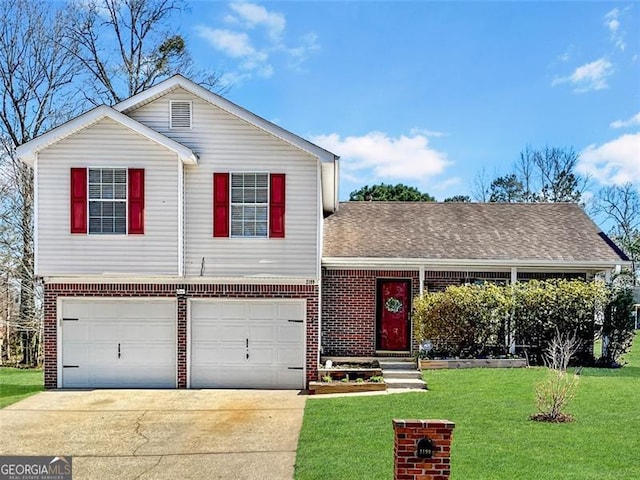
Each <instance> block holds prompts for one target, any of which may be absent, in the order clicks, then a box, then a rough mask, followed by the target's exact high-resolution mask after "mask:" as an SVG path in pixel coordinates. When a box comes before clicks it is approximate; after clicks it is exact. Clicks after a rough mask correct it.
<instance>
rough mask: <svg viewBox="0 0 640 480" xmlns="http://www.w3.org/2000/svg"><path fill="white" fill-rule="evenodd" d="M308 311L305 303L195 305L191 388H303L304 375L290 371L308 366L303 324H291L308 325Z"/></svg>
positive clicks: (201, 302) (212, 302)
mask: <svg viewBox="0 0 640 480" xmlns="http://www.w3.org/2000/svg"><path fill="white" fill-rule="evenodd" d="M305 310H306V308H305V302H304V301H289V300H284V301H282V300H244V301H241V300H195V301H192V303H191V307H190V314H191V345H190V352H191V358H190V383H191V386H192V387H193V388H204V387H209V388H303V387H304V371H303V370H299V369H295V370H291V369H289V367H301V366H302V365H304V333H303V332H304V324H303V323H293V322H289V321H288V320H299V321H304V319H305ZM227 314H229V316H226V315H227ZM246 339H248V347H247V344H246V343H245V342H246ZM247 353H249V358H247Z"/></svg>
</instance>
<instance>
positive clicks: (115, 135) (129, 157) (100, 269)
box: [36, 117, 178, 276]
mask: <svg viewBox="0 0 640 480" xmlns="http://www.w3.org/2000/svg"><path fill="white" fill-rule="evenodd" d="M165 121H166V117H165ZM72 167H85V168H89V169H90V168H144V169H145V233H144V235H131V236H129V235H77V234H76V235H71V234H70V233H69V222H70V218H69V215H70V213H69V212H70V207H69V202H70V199H69V192H70V184H69V182H70V170H71V168H72ZM37 185H38V218H37V219H36V221H37V222H38V272H37V274H39V275H49V276H52V275H77V274H87V275H92V274H93V275H95V274H103V273H104V274H109V273H119V274H120V273H128V274H154V275H175V274H177V271H178V158H177V155H176V154H175V153H173V152H171V151H169V150H167V149H166V148H164V147H162V146H160V145H158V144H157V143H155V142H152V141H151V140H148V139H146V138H144V137H142V136H140V135H138V134H136V133H135V132H133V131H132V130H130V129H128V128H126V127H124V126H122V125H120V124H119V123H117V122H115V121H113V120H111V119H103V120H101V121H99V122H97V123H96V124H94V125H92V126H89V127H87V128H85V129H83V130H81V131H79V132H78V133H76V134H74V135H71V136H69V137H67V138H66V139H64V140H61V141H60V142H58V143H56V144H54V145H52V146H51V147H49V148H46V149H44V150H43V151H42V152H40V154H39V156H38V182H37Z"/></svg>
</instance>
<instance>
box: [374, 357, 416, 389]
mask: <svg viewBox="0 0 640 480" xmlns="http://www.w3.org/2000/svg"><path fill="white" fill-rule="evenodd" d="M376 360H377V361H378V363H380V368H382V376H383V377H384V381H385V383H386V384H387V388H388V389H392V390H395V389H406V390H426V389H427V384H426V383H425V382H424V380H422V372H421V371H420V370H418V367H417V366H416V361H415V360H414V359H413V358H396V357H377V358H376Z"/></svg>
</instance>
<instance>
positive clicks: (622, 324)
mask: <svg viewBox="0 0 640 480" xmlns="http://www.w3.org/2000/svg"><path fill="white" fill-rule="evenodd" d="M632 311H633V293H632V291H631V289H630V288H614V289H613V290H612V291H611V296H610V298H609V302H608V303H607V306H606V307H605V309H604V318H603V321H602V330H601V335H602V355H601V357H600V358H599V359H598V364H599V365H601V366H604V367H617V366H620V364H619V363H618V359H619V358H620V356H621V355H622V354H623V353H625V352H626V351H627V350H628V349H629V347H631V342H632V340H633V336H634V322H633V317H632V316H631V315H632Z"/></svg>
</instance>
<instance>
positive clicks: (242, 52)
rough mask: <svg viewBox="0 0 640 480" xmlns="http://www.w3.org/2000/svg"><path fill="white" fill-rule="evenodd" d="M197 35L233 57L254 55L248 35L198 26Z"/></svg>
mask: <svg viewBox="0 0 640 480" xmlns="http://www.w3.org/2000/svg"><path fill="white" fill-rule="evenodd" d="M196 30H197V32H198V35H200V36H201V37H202V38H206V39H207V40H209V42H210V43H211V44H212V45H213V46H214V47H215V48H217V49H218V50H220V51H221V52H223V53H226V54H227V55H228V56H230V57H233V58H238V57H250V56H253V55H255V53H256V49H255V48H253V46H252V45H251V40H249V35H247V34H246V33H237V32H232V31H230V30H219V29H212V28H208V27H203V26H198V27H197V28H196Z"/></svg>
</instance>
